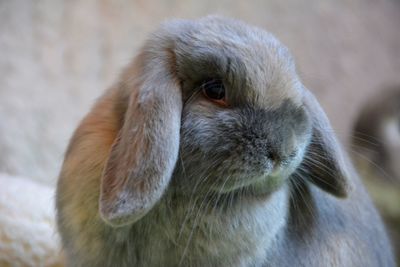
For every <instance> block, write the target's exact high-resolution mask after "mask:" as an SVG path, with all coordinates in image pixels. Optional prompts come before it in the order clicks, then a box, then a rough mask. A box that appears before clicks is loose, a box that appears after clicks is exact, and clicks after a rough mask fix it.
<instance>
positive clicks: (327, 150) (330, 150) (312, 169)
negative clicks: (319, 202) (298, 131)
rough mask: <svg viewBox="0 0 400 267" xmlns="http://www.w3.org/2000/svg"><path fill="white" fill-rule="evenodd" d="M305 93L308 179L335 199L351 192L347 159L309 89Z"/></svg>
mask: <svg viewBox="0 0 400 267" xmlns="http://www.w3.org/2000/svg"><path fill="white" fill-rule="evenodd" d="M304 93H305V95H304V103H305V107H306V108H307V110H308V113H309V114H310V116H311V118H312V139H311V142H310V144H309V146H308V148H307V152H306V158H307V162H306V163H305V164H306V165H307V168H306V169H307V175H308V178H309V179H310V181H311V182H313V183H314V184H315V185H317V186H318V187H320V188H322V189H323V190H325V191H327V192H329V193H331V194H333V195H335V196H337V197H346V196H347V194H348V192H349V190H350V180H349V178H350V173H351V172H350V169H349V168H350V166H349V165H348V162H349V160H348V159H347V158H346V155H345V154H344V153H343V151H342V149H341V147H340V145H339V143H338V141H337V140H336V137H335V134H334V132H333V130H332V128H331V126H330V124H329V120H328V118H327V116H326V115H325V112H324V111H323V109H322V108H321V106H320V105H319V103H318V101H317V100H316V99H315V97H314V96H313V95H312V94H311V93H310V92H309V91H308V90H304Z"/></svg>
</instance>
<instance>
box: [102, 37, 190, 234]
mask: <svg viewBox="0 0 400 267" xmlns="http://www.w3.org/2000/svg"><path fill="white" fill-rule="evenodd" d="M159 50H162V48H158V47H157V44H153V45H151V46H150V45H149V44H148V45H147V46H145V49H143V52H142V53H141V54H140V55H139V56H138V57H137V58H136V59H135V61H134V65H133V68H131V69H128V70H127V71H126V72H125V73H124V75H123V79H122V80H123V81H122V83H120V85H119V86H120V88H118V90H120V94H121V96H120V101H119V103H116V109H121V106H122V107H123V106H125V108H122V109H124V110H125V112H124V110H122V112H120V113H121V123H122V127H121V129H120V131H119V133H118V136H117V138H116V139H115V141H114V143H113V145H112V148H111V151H110V155H109V158H108V161H107V163H106V165H105V168H104V171H103V176H102V180H101V191H100V200H99V201H100V203H99V208H100V215H101V217H102V218H103V219H104V220H105V221H106V222H107V223H109V224H111V225H113V226H120V225H125V224H129V223H133V222H135V221H137V220H139V219H140V218H141V217H142V216H144V215H145V214H146V213H147V212H148V211H149V210H150V209H151V208H152V207H153V206H154V205H155V203H156V202H157V201H158V200H159V199H160V197H161V196H162V194H163V193H164V191H165V189H166V187H167V186H168V183H169V181H170V179H171V175H172V172H173V169H174V167H175V164H176V160H177V156H178V150H179V132H180V120H181V111H182V96H181V90H180V86H179V83H178V81H177V80H176V78H175V73H174V69H173V68H174V65H175V62H174V60H175V58H174V55H173V52H172V49H170V50H169V51H166V50H165V49H164V51H162V52H160V51H159ZM123 95H125V97H124V96H123ZM124 103H125V104H124ZM118 105H119V106H118Z"/></svg>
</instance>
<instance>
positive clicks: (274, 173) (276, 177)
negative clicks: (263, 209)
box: [212, 149, 304, 196]
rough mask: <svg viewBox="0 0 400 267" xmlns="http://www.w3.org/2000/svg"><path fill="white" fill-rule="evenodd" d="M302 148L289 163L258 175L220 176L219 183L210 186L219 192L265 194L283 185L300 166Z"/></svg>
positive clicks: (302, 154)
mask: <svg viewBox="0 0 400 267" xmlns="http://www.w3.org/2000/svg"><path fill="white" fill-rule="evenodd" d="M303 156H304V149H302V150H300V151H299V152H298V153H297V154H296V157H295V158H293V160H292V161H291V162H290V163H289V164H279V166H277V167H276V168H273V169H272V170H269V171H266V172H265V173H264V174H259V175H251V176H250V175H234V176H227V177H224V178H222V177H221V178H220V180H221V181H222V182H221V183H219V184H217V185H215V186H213V187H212V190H213V191H215V192H218V193H220V194H226V193H230V192H239V191H241V193H243V194H245V193H246V195H254V196H260V195H267V194H270V193H272V192H274V191H276V190H278V189H279V188H281V187H282V186H283V184H284V183H285V182H286V181H287V180H288V179H289V177H290V176H291V175H292V174H293V173H294V172H295V171H296V169H297V168H298V167H299V166H300V164H301V161H302V158H303Z"/></svg>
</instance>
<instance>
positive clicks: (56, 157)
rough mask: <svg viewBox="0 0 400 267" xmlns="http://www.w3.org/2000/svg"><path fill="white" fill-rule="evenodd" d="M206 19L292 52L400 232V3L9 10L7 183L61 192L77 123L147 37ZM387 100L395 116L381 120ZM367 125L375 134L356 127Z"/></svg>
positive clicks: (298, 1)
mask: <svg viewBox="0 0 400 267" xmlns="http://www.w3.org/2000/svg"><path fill="white" fill-rule="evenodd" d="M208 14H221V15H225V16H229V17H234V18H239V19H242V20H244V21H246V22H248V23H251V24H255V25H257V26H259V27H262V28H264V29H266V30H268V31H270V32H272V33H274V34H275V35H276V37H278V39H280V40H281V41H282V42H283V43H284V44H286V45H287V46H288V47H289V49H290V50H291V51H292V53H293V55H294V58H295V59H296V61H297V66H298V71H299V74H300V76H301V77H302V80H303V82H304V83H305V85H306V86H307V87H308V88H309V89H310V90H312V91H313V92H314V93H315V94H316V96H317V97H318V99H319V101H320V102H321V104H322V106H323V107H324V108H325V110H326V112H327V114H328V117H329V118H330V120H331V122H332V125H333V128H334V129H335V131H336V132H337V135H338V137H339V139H340V140H341V141H342V143H343V145H344V146H345V148H346V149H347V150H348V152H349V153H350V154H351V155H352V156H353V157H354V160H355V162H356V163H357V165H358V166H360V172H362V173H363V174H364V176H366V177H368V178H367V179H368V181H372V182H368V181H367V183H368V186H369V189H370V190H372V191H374V192H373V196H374V197H375V199H376V201H377V205H378V206H379V207H380V209H381V211H382V212H383V213H384V215H385V216H386V214H387V213H389V215H388V216H389V218H388V219H387V220H388V222H389V223H391V225H392V228H391V229H392V230H393V231H395V229H396V226H397V229H398V231H400V230H399V229H400V226H399V225H400V220H399V218H400V195H399V194H400V190H399V188H400V186H399V184H400V170H399V168H397V171H396V170H394V169H395V168H393V166H398V165H400V162H399V161H400V156H399V154H400V151H399V149H398V148H397V150H396V149H392V148H393V147H396V144H397V145H398V144H399V143H400V137H399V136H400V133H399V132H400V126H399V124H400V115H399V113H400V112H399V108H397V109H396V106H397V107H398V106H399V105H400V104H399V102H400V99H399V95H400V94H396V93H393V92H396V91H397V90H400V1H399V0H347V1H346V0H326V1H321V0H287V1H281V0H254V1H250V0H247V1H242V0H233V1H227V0H222V1H215V0H203V1H195V0H192V1H187V0H185V1H183V0H166V1H155V0H98V1H95V0H87V1H85V0H83V1H73V0H68V1H67V0H38V1H30V0H0V173H3V174H6V175H8V176H23V177H25V178H27V179H29V180H34V181H37V182H39V183H42V184H47V185H50V186H52V185H54V183H55V182H56V178H57V174H58V171H59V169H60V166H61V163H62V160H63V153H64V150H65V148H66V145H67V143H68V140H69V138H70V136H71V134H72V132H73V130H74V129H75V127H76V126H77V123H78V122H79V120H80V119H81V118H82V117H83V116H84V114H85V113H86V112H87V111H88V110H89V108H90V107H91V105H92V103H93V102H94V101H95V99H96V98H97V97H98V96H99V95H100V94H101V93H102V92H103V91H104V90H105V89H106V88H107V87H109V86H110V85H111V84H112V83H113V82H115V81H116V78H117V75H118V74H119V72H120V71H121V69H122V67H123V66H125V65H126V64H127V63H128V62H129V61H130V60H131V58H132V57H133V56H134V54H135V51H137V49H138V47H139V46H140V45H141V43H142V42H143V40H144V39H145V38H146V36H147V35H148V34H149V33H150V32H152V31H153V30H154V29H155V28H156V27H157V25H159V24H160V22H162V21H164V20H166V19H168V18H172V17H179V18H197V17H201V16H204V15H208ZM389 88H390V90H389ZM393 88H394V89H393ZM396 88H397V89H396ZM389 91H390V92H391V93H387V92H389ZM386 94H391V96H389V97H386V98H385V99H384V100H379V99H380V98H382V97H383V96H384V95H386ZM388 99H390V100H392V101H391V103H392V104H390V105H391V106H394V108H393V109H389V111H387V112H386V111H385V112H382V110H383V107H385V106H387V105H386V103H387V102H386V101H388ZM393 99H397V100H393ZM366 106H367V107H372V108H370V110H368V111H365V107H366ZM383 113H384V114H383ZM362 114H367V115H362ZM371 114H374V115H371ZM362 116H364V117H363V118H364V119H362V120H363V121H364V124H367V125H369V126H370V127H369V128H368V127H364V128H363V127H359V126H357V125H358V124H357V121H358V120H361V119H360V118H361V117H362ZM372 117H373V118H376V119H374V120H369V118H372ZM365 118H367V119H365ZM388 118H390V119H388ZM365 121H366V122H365ZM388 121H389V122H390V123H389V124H388V123H386V122H388ZM381 122H382V123H381ZM385 123H386V124H385ZM361 124H362V123H361ZM387 125H389V126H387ZM393 125H394V126H393ZM396 127H397V128H396ZM366 128H368V129H366ZM371 129H372V132H371ZM374 129H375V130H376V129H378V130H377V131H374ZM380 129H382V131H381V130H380ZM388 129H389V130H388ZM387 132H390V133H389V134H386V133H387ZM396 134H397V137H398V138H399V139H396V138H397V137H396ZM355 136H357V137H355ZM388 136H389V137H388ZM393 136H395V137H393ZM392 137H393V138H394V139H393V138H392ZM388 138H389V139H390V140H389V139H388ZM393 140H394V141H393ZM396 140H397V141H396ZM360 141H361V142H360ZM371 144H373V145H371ZM384 144H385V145H384ZM388 150H389V151H390V152H387V151H388ZM371 151H374V153H375V152H376V153H375V154H374V155H373V156H371V153H370V152H371ZM396 151H397V152H396ZM384 154H385V155H386V156H383V155H384ZM381 155H382V156H381ZM396 155H397V160H396ZM388 158H389V159H388ZM385 159H388V160H389V161H390V162H391V163H385ZM380 160H381V161H380ZM388 160H386V161H388ZM377 166H378V167H377ZM380 188H384V189H383V190H380ZM386 188H389V189H390V190H392V191H390V192H391V193H390V194H386V193H387V192H388V191H387V190H389V189H386ZM396 188H397V189H396ZM396 190H397V191H396ZM387 195H390V197H387ZM381 196H384V197H381ZM382 199H383V200H382ZM389 206H390V207H389ZM396 216H397V217H396ZM396 218H397V221H396ZM393 220H395V223H393ZM391 235H392V236H393V237H394V236H395V235H396V234H395V233H392V234H391ZM397 246H398V245H397Z"/></svg>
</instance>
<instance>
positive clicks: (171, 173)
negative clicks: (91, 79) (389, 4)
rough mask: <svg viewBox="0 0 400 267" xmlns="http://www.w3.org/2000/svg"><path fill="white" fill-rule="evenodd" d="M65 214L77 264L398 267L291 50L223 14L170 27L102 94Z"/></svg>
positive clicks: (63, 193)
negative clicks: (302, 78) (301, 79)
mask: <svg viewBox="0 0 400 267" xmlns="http://www.w3.org/2000/svg"><path fill="white" fill-rule="evenodd" d="M350 188H353V190H350ZM57 211H58V227H59V231H60V233H61V236H62V241H63V245H64V249H65V254H66V258H67V264H68V265H69V266H394V263H393V257H392V255H391V248H390V244H389V242H388V239H387V236H386V233H385V230H384V227H383V225H382V223H381V221H380V218H379V216H378V214H377V213H376V211H375V209H374V207H373V205H372V204H371V202H370V200H369V197H368V195H367V194H366V193H365V191H364V189H363V186H362V185H361V183H360V182H359V179H358V177H357V174H356V173H355V172H354V171H353V169H352V167H351V165H350V164H349V160H348V159H347V158H346V155H345V154H344V153H343V152H342V150H341V148H340V146H339V144H338V143H337V141H336V139H335V136H334V135H333V134H332V130H331V129H330V126H329V122H328V120H327V118H326V116H325V115H324V113H323V111H322V109H321V107H320V106H319V104H318V103H317V101H316V100H315V98H314V97H313V96H312V95H311V93H309V92H308V91H307V89H305V88H304V86H303V85H302V84H301V82H300V81H299V79H298V77H297V75H296V72H295V68H294V64H293V61H292V59H291V57H290V54H289V52H288V51H287V49H286V48H285V47H284V46H283V45H281V44H280V43H279V42H278V41H277V40H276V39H275V38H274V37H273V36H272V35H270V34H268V33H266V32H264V31H262V30H260V29H258V28H255V27H250V26H247V25H245V24H243V23H241V22H238V21H234V20H229V19H223V18H218V17H207V18H204V19H200V20H197V21H183V20H182V21H180V20H177V21H172V22H169V23H166V24H165V25H164V26H162V27H161V29H160V30H159V31H157V32H156V33H155V34H154V35H153V36H152V37H151V38H150V39H149V41H148V42H147V43H146V44H145V45H144V47H143V49H142V50H141V52H140V53H139V55H138V56H137V57H136V59H135V60H134V62H133V63H132V64H131V65H130V66H129V67H128V68H127V69H126V70H125V72H124V73H123V74H122V77H121V80H120V82H119V83H117V84H116V85H115V86H114V87H113V88H111V89H110V90H108V91H106V93H105V94H104V95H103V96H102V97H101V98H100V99H99V100H98V102H97V103H96V105H95V106H94V107H93V109H92V110H91V111H90V113H89V114H88V115H87V116H86V117H85V118H84V119H83V121H82V123H81V124H80V126H79V127H78V129H77V130H76V132H75V134H74V136H73V138H72V140H71V142H70V145H69V148H68V150H67V153H66V156H65V161H64V165H63V168H62V171H61V174H60V178H59V182H58V189H57Z"/></svg>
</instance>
